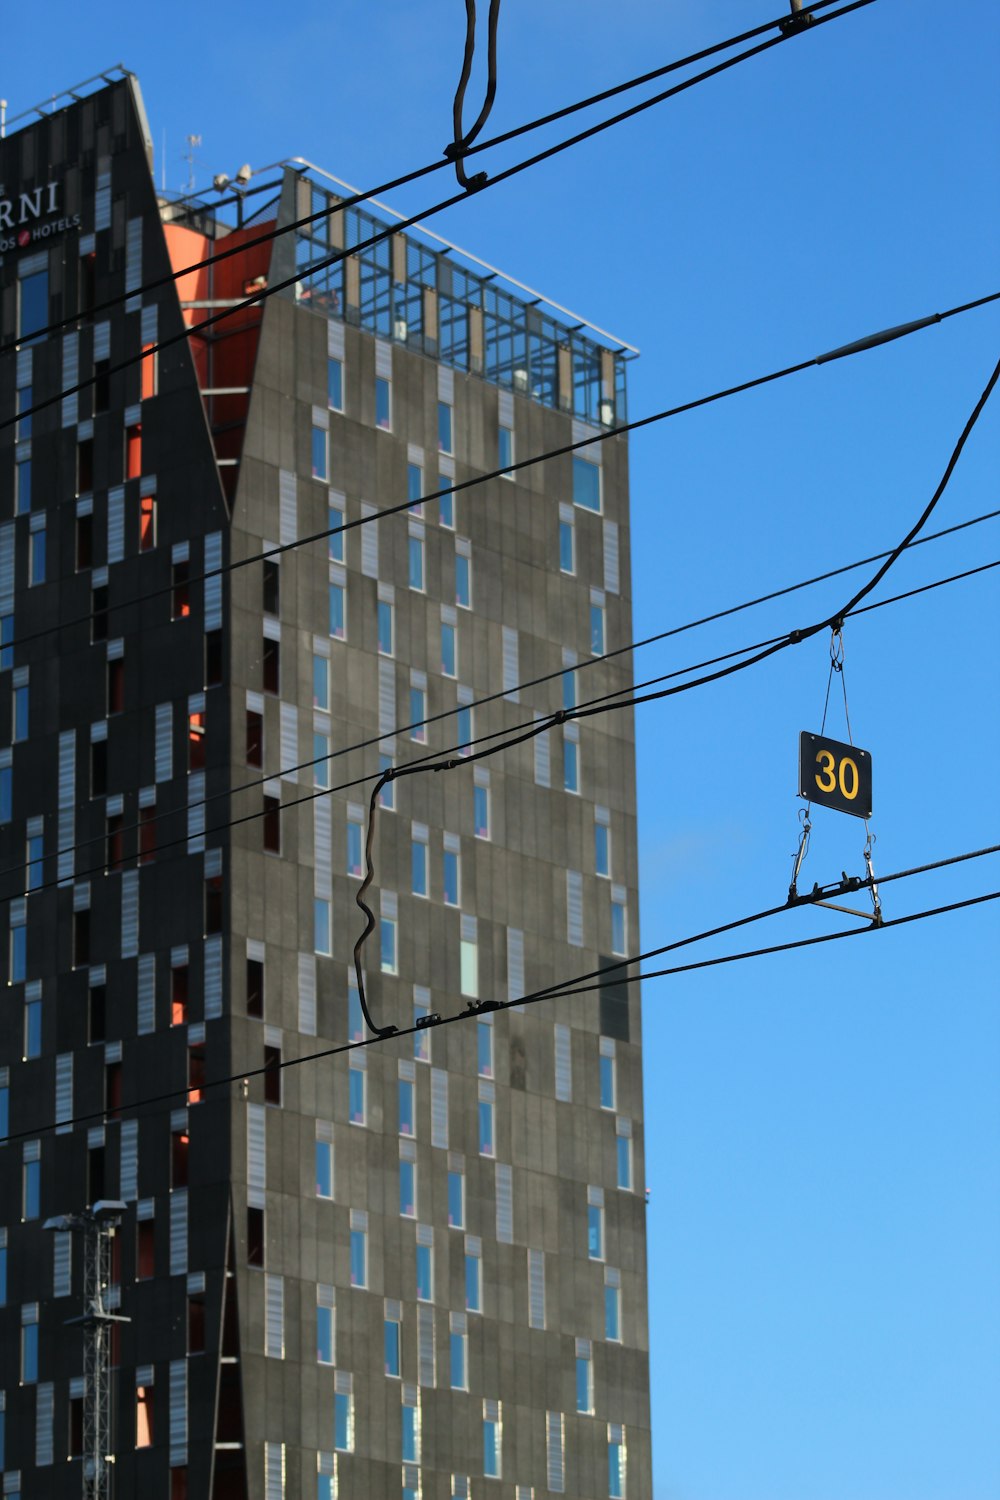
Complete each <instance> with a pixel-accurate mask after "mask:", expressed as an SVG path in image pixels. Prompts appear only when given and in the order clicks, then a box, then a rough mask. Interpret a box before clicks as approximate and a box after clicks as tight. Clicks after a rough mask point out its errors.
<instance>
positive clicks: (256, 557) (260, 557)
mask: <svg viewBox="0 0 1000 1500" xmlns="http://www.w3.org/2000/svg"><path fill="white" fill-rule="evenodd" d="M996 301H1000V291H997V292H991V293H989V294H988V295H987V296H985V297H977V298H975V299H974V300H973V301H971V302H963V303H960V304H959V305H958V306H955V307H950V308H948V309H946V311H945V312H942V313H930V314H928V316H926V317H924V318H918V319H916V320H914V321H912V322H910V323H905V324H901V325H898V326H896V327H894V328H889V329H884V330H882V331H881V332H879V333H875V334H869V335H867V336H866V337H865V338H863V339H858V340H856V341H855V342H854V343H852V344H847V345H843V346H842V347H841V348H840V349H837V350H834V351H831V352H828V353H826V354H820V355H815V356H813V357H812V358H810V359H805V360H800V361H799V362H798V363H797V364H793V365H786V366H785V367H784V368H783V369H780V370H772V371H769V372H768V374H766V375H756V376H754V377H752V378H751V379H750V380H744V381H741V382H740V383H739V384H737V385H731V386H726V387H725V388H724V389H722V390H718V391H712V392H711V393H710V394H709V395H707V396H697V397H695V398H694V399H693V400H691V401H685V402H682V403H681V405H679V406H671V407H666V408H665V409H664V410H662V411H658V412H652V413H651V414H650V415H649V416H646V417H637V418H636V419H635V420H634V421H632V422H623V423H622V424H621V426H619V427H615V428H610V429H608V430H606V431H600V432H597V433H596V434H592V435H590V436H588V437H585V438H580V439H579V440H578V441H576V442H572V443H564V444H563V445H562V446H561V447H559V448H550V449H547V450H546V452H544V453H537V454H533V455H532V456H531V457H530V458H521V459H518V460H517V461H516V462H515V463H511V464H506V465H504V466H503V467H501V468H497V469H490V470H488V471H487V472H486V473H485V474H477V475H474V476H473V477H472V478H470V479H463V480H460V481H459V482H458V483H457V484H449V485H443V486H441V487H440V488H438V489H436V490H431V491H428V493H427V494H424V495H419V496H417V497H416V498H415V499H413V500H409V499H408V500H401V501H398V502H397V503H396V504H395V505H387V506H385V507H383V509H382V510H377V511H373V512H372V513H371V514H370V515H366V516H359V517H356V518H355V519H354V520H353V521H344V522H343V523H342V524H340V525H338V526H328V527H324V528H323V529H322V530H321V531H313V532H310V533H309V535H308V536H304V537H298V538H297V539H296V540H295V541H294V542H283V543H282V544H281V545H279V546H277V547H269V548H268V549H267V550H266V551H265V552H254V553H251V554H250V555H249V556H248V557H242V558H238V559H237V560H236V561H235V562H228V563H223V564H222V565H221V566H219V567H218V568H209V569H207V570H206V571H205V572H203V573H195V574H191V575H189V577H188V579H187V583H188V586H189V587H194V585H195V584H198V583H205V582H207V581H208V580H209V579H211V578H221V577H223V576H225V575H227V574H229V573H235V572H238V571H239V570H240V569H242V568H248V567H251V566H252V565H254V564H256V563H259V562H265V561H267V560H269V559H273V558H276V557H281V556H283V555H284V554H285V553H286V552H296V551H298V550H299V548H301V547H308V546H312V545H313V544H314V543H316V542H321V541H328V540H329V539H330V538H331V537H334V536H341V535H342V534H344V533H346V532H348V531H354V530H357V529H358V528H359V527H361V526H367V525H368V524H369V523H370V522H374V521H381V520H385V519H387V518H388V517H390V516H396V515H401V514H403V513H404V512H407V511H411V510H414V509H416V508H417V507H418V506H422V505H425V504H429V503H430V502H431V501H434V500H440V499H442V498H444V497H445V496H447V495H459V494H463V493H464V492H465V491H467V490H472V489H477V488H478V487H479V486H480V485H484V484H488V483H490V481H491V480H494V479H501V478H503V477H504V476H506V475H510V474H517V473H520V472H521V470H523V469H531V468H534V467H536V466H537V465H538V464H542V463H548V462H549V461H551V460H552V459H554V458H565V457H566V456H567V455H569V454H572V453H575V452H577V451H578V450H580V449H582V448H590V447H593V445H594V444H595V443H603V442H607V441H608V439H609V438H613V437H622V436H625V435H626V434H628V433H632V432H639V431H641V430H642V429H643V428H646V427H651V426H653V425H655V424H656V423H658V422H664V421H668V420H669V419H670V418H672V417H678V416H683V415H684V414H686V413H687V412H690V411H697V410H698V409H699V408H700V407H703V406H711V405H714V404H715V403H716V402H718V401H725V400H728V399H729V397H731V396H739V395H742V394H743V393H744V392H746V391H751V390H756V389H757V388H758V387H760V386H765V385H771V384H773V383H774V382H775V381H778V380H783V379H785V378H786V377H787V376H789V375H798V374H801V372H802V371H803V370H808V369H810V368H811V367H812V366H813V365H823V364H828V363H829V362H830V361H831V360H833V359H835V358H837V359H840V358H846V357H848V356H850V355H854V354H860V353H863V352H865V351H867V350H868V349H872V348H875V347H876V346H877V345H879V344H882V343H888V342H891V341H892V340H894V339H897V338H905V337H908V336H909V335H910V334H912V333H917V332H919V331H921V330H922V329H924V328H927V327H930V326H931V325H932V324H935V323H943V322H944V321H945V320H946V319H948V318H953V317H957V316H959V315H960V314H962V313H966V312H971V311H974V310H977V309H978V308H980V307H984V306H986V305H987V304H988V303H992V302H996ZM2 425H3V424H2V423H0V426H2ZM887 555H888V554H887ZM172 592H173V584H164V585H163V586H162V587H161V588H156V589H147V590H146V591H145V592H144V593H143V594H141V595H136V596H135V597H133V598H131V599H123V600H121V601H120V602H119V603H114V604H109V606H108V613H110V612H111V611H112V610H126V609H132V608H135V607H137V606H141V605H143V604H147V603H149V602H150V601H151V600H153V599H161V598H164V597H165V596H166V595H168V594H171V593H172ZM92 618H93V612H92V611H90V612H88V613H87V614H85V615H77V616H76V617H75V618H73V619H69V620H60V621H59V622H58V623H56V624H54V625H45V626H42V627H41V628H39V629H38V630H33V631H27V632H24V633H22V634H20V635H17V636H13V637H12V638H11V639H10V640H9V641H6V642H5V643H4V644H5V646H7V647H14V646H25V645H28V644H29V643H30V642H31V641H37V640H41V639H43V638H45V637H46V636H49V635H52V634H54V633H55V632H56V631H59V630H71V629H73V628H74V627H75V626H77V625H89V624H90V622H91V620H92Z"/></svg>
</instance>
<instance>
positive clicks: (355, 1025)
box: [347, 977, 365, 1042]
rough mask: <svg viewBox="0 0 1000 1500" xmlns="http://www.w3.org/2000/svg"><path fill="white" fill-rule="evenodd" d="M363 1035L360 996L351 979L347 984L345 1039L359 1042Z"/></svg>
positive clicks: (363, 1027)
mask: <svg viewBox="0 0 1000 1500" xmlns="http://www.w3.org/2000/svg"><path fill="white" fill-rule="evenodd" d="M364 1034H365V1026H364V1016H363V1015H362V1014H361V996H360V995H359V993H358V987H357V984H356V983H355V981H354V979H353V977H352V978H351V979H350V980H349V981H348V984H347V1039H348V1041H351V1042H360V1041H361V1040H362V1038H363V1037H364Z"/></svg>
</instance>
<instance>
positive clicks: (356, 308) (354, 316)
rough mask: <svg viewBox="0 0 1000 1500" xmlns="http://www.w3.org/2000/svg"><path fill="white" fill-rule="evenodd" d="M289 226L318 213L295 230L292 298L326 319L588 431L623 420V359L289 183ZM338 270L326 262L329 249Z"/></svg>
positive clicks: (380, 224) (385, 224)
mask: <svg viewBox="0 0 1000 1500" xmlns="http://www.w3.org/2000/svg"><path fill="white" fill-rule="evenodd" d="M297 198H298V214H297V217H299V218H304V217H306V215H308V214H319V215H322V214H324V213H326V212H329V214H330V216H329V217H328V218H323V217H320V218H317V219H316V220H315V222H314V223H312V224H310V225H307V226H306V227H305V228H304V229H303V230H301V231H297V232H296V247H295V251H296V261H295V263H296V269H297V271H298V273H299V275H298V281H297V283H296V286H295V296H296V299H297V300H298V301H299V302H300V303H306V302H308V303H310V304H311V305H312V306H313V307H314V308H316V309H317V310H318V311H322V312H324V313H325V314H326V315H327V316H328V317H331V318H342V319H344V321H346V322H349V323H354V324H356V325H358V326H359V327H361V328H364V329H365V330H367V331H368V332H370V333H374V334H376V335H378V336H379V337H381V338H385V339H392V340H394V341H396V342H397V343H401V344H406V345H407V346H408V347H409V348H411V349H416V350H419V351H420V352H422V353H424V354H427V355H429V356H431V358H433V359H439V360H442V361H443V362H444V363H445V364H449V365H452V366H454V368H455V369H457V370H464V371H467V372H468V373H471V374H474V375H481V376H482V377H483V379H484V380H489V381H492V382H493V383H494V384H495V385H499V386H503V387H505V388H506V389H508V390H512V391H516V392H518V393H519V394H521V395H525V396H530V397H531V399H532V400H534V401H539V402H541V403H542V405H544V406H551V407H554V408H555V409H557V410H564V411H568V412H570V413H571V414H572V415H573V416H574V417H578V418H579V419H580V420H582V421H585V422H589V423H593V424H594V425H596V426H605V427H613V426H616V425H618V424H620V423H623V422H625V421H626V420H627V417H626V401H625V361H626V358H627V351H626V350H625V349H624V348H622V347H620V346H619V347H618V348H613V347H608V346H607V345H605V344H602V343H599V342H598V341H597V340H596V339H594V338H593V337H591V336H590V333H589V332H585V331H584V328H585V326H586V325H577V326H576V327H569V326H567V325H566V324H564V323H562V322H560V321H558V319H556V318H554V317H552V316H551V315H550V313H548V312H547V311H546V310H545V309H544V307H542V306H540V305H539V304H538V303H537V302H536V303H532V302H529V301H527V300H525V299H524V298H522V297H519V296H517V295H516V294H515V293H513V292H512V291H508V290H506V289H505V288H504V287H503V286H502V285H501V284H499V278H498V277H497V275H496V274H485V275H483V274H481V273H480V272H478V271H475V270H473V269H471V268H469V267H467V266H464V265H461V264H460V263H459V261H458V260H457V258H456V255H455V254H452V253H449V252H448V251H447V250H435V249H433V248H432V247H431V246H429V245H427V244H426V243H424V242H423V241H422V240H420V239H418V238H417V237H416V236H415V235H413V234H409V233H402V232H399V231H397V232H391V233H389V235H388V236H387V237H386V238H385V239H382V240H380V241H379V243H377V244H374V245H372V244H369V243H368V242H369V241H370V240H371V239H373V238H374V237H375V236H377V235H379V234H385V233H386V231H391V230H392V225H391V222H390V221H388V220H386V219H382V218H379V217H377V216H376V215H375V214H374V213H372V212H371V211H370V210H369V209H367V208H364V207H360V206H354V207H351V208H346V209H341V210H340V211H339V212H333V210H336V209H337V208H338V206H339V205H340V203H341V202H342V201H343V200H342V198H341V197H340V196H338V195H337V194H336V193H334V192H331V191H330V190H329V189H327V188H326V187H325V186H324V185H321V184H318V183H316V182H314V181H312V180H311V179H310V178H309V177H307V176H305V175H304V174H300V182H299V193H298V195H297ZM345 250H346V251H347V252H348V255H347V256H346V257H345V258H344V259H343V260H336V261H334V263H333V264H332V265H330V264H325V262H328V261H329V260H330V257H331V256H332V255H335V254H336V253H337V252H338V251H345Z"/></svg>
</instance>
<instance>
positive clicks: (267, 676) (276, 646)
mask: <svg viewBox="0 0 1000 1500" xmlns="http://www.w3.org/2000/svg"><path fill="white" fill-rule="evenodd" d="M261 667H262V673H261V675H262V678H263V686H264V691H265V693H271V694H273V695H274V696H275V697H276V696H277V695H278V693H280V692H281V642H280V641H276V640H273V639H272V638H271V636H269V635H266V636H265V637H264V644H263V648H262V652H261Z"/></svg>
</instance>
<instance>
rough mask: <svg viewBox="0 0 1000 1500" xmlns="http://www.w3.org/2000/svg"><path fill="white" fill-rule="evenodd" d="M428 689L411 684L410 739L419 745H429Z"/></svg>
mask: <svg viewBox="0 0 1000 1500" xmlns="http://www.w3.org/2000/svg"><path fill="white" fill-rule="evenodd" d="M426 720H427V689H426V688H424V687H419V686H414V685H413V683H411V684H410V739H411V740H413V741H414V742H415V743H416V744H418V745H426V743H427V722H426Z"/></svg>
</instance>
